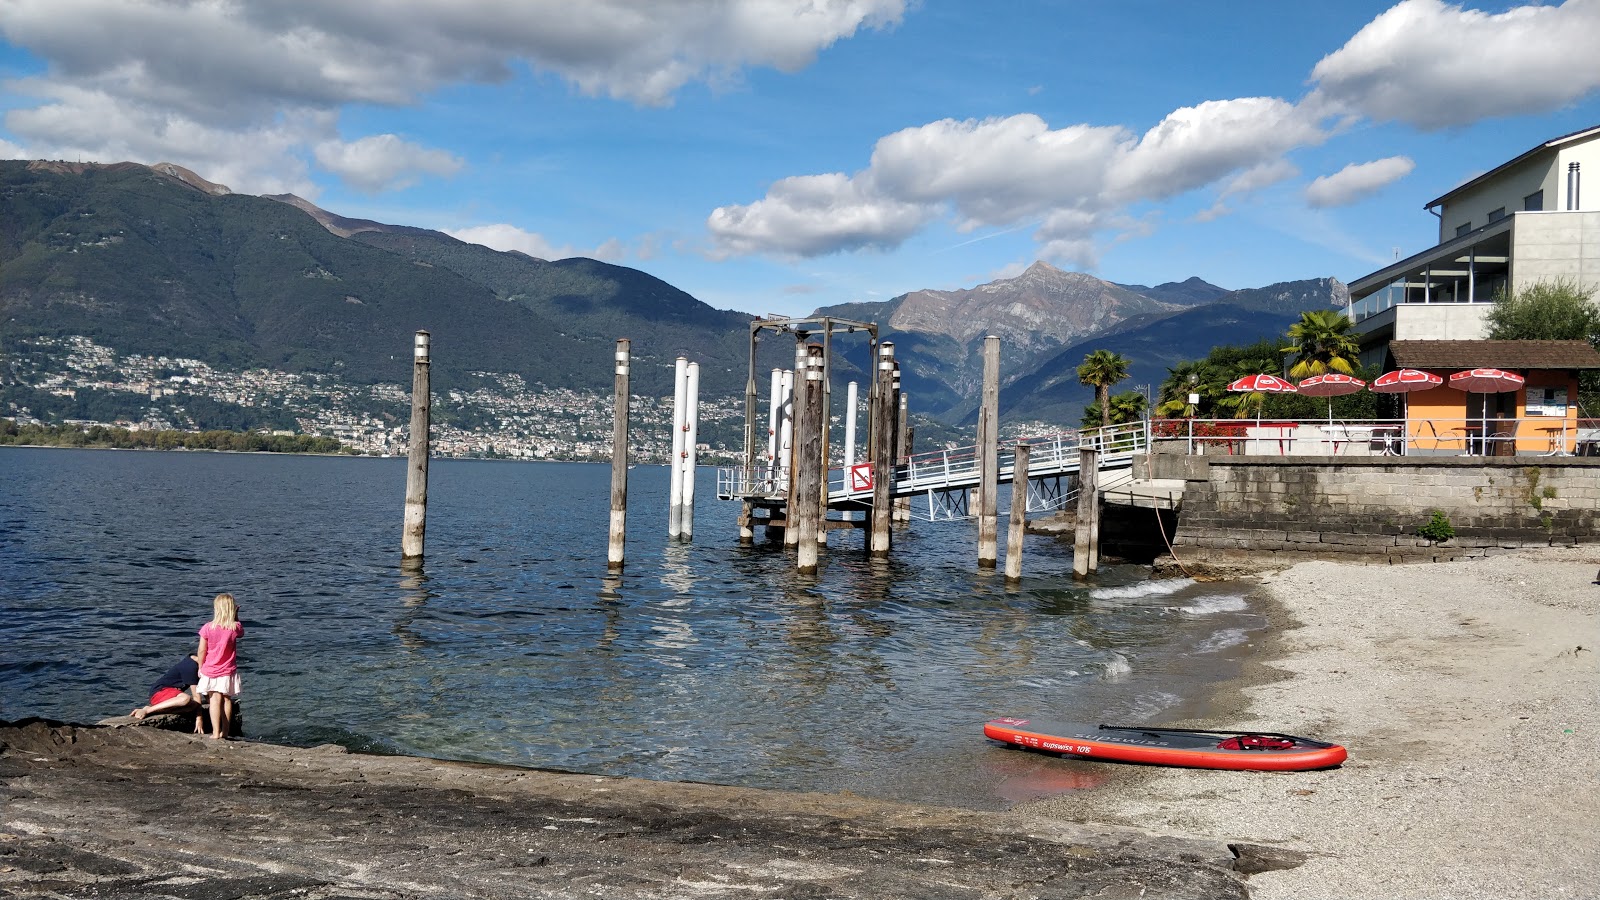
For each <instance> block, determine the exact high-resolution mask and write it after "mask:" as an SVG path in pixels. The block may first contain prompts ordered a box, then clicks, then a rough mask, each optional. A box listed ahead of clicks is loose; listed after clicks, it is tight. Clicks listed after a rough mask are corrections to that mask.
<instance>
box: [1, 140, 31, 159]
mask: <svg viewBox="0 0 1600 900" xmlns="http://www.w3.org/2000/svg"><path fill="white" fill-rule="evenodd" d="M28 158H29V157H28V154H27V153H25V152H23V149H22V147H21V146H20V145H18V144H13V143H11V142H10V141H8V140H4V139H0V159H28Z"/></svg>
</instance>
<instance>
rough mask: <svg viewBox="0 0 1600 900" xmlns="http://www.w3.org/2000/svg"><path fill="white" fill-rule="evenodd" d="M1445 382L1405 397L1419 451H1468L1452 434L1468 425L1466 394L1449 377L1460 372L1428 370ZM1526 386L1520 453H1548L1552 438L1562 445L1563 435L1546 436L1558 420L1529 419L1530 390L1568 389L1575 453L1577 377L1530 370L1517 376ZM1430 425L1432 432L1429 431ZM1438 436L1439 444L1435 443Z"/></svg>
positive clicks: (1521, 394)
mask: <svg viewBox="0 0 1600 900" xmlns="http://www.w3.org/2000/svg"><path fill="white" fill-rule="evenodd" d="M1427 371H1432V372H1433V374H1435V375H1438V376H1439V377H1441V378H1443V379H1445V384H1443V385H1440V386H1439V387H1436V388H1431V389H1429V390H1426V391H1415V392H1412V393H1410V394H1407V395H1406V431H1407V432H1409V433H1410V434H1411V435H1412V436H1413V437H1414V439H1415V443H1414V444H1413V446H1415V447H1416V448H1417V449H1419V450H1433V449H1439V450H1449V449H1454V450H1457V451H1460V450H1463V449H1465V444H1464V442H1463V439H1462V433H1461V432H1460V431H1459V430H1457V431H1452V429H1460V428H1463V427H1465V426H1466V425H1467V424H1468V421H1467V418H1466V416H1467V393H1466V392H1465V391H1458V390H1456V389H1455V388H1453V387H1450V386H1449V381H1450V375H1451V374H1452V373H1453V372H1455V371H1459V370H1439V369H1433V370H1427ZM1517 374H1519V375H1522V376H1523V377H1524V378H1526V379H1527V384H1526V385H1524V386H1523V387H1522V388H1520V389H1518V390H1517V393H1516V398H1517V418H1518V419H1521V420H1522V421H1521V422H1520V423H1519V425H1518V428H1517V452H1518V453H1545V452H1548V451H1549V450H1551V449H1552V447H1553V444H1552V443H1551V441H1552V438H1553V439H1554V440H1556V441H1558V442H1559V440H1560V437H1561V435H1560V432H1559V431H1557V432H1554V433H1551V432H1546V431H1543V430H1542V429H1544V428H1556V429H1559V428H1561V427H1562V422H1563V419H1562V418H1561V417H1558V416H1532V417H1529V416H1528V394H1527V388H1545V387H1557V388H1558V387H1565V388H1566V389H1567V414H1566V417H1565V420H1564V421H1565V423H1566V433H1567V447H1566V449H1567V450H1569V451H1570V450H1572V449H1573V448H1572V441H1573V437H1572V435H1573V434H1574V432H1575V431H1576V429H1577V427H1578V406H1577V404H1578V377H1577V375H1575V374H1574V373H1572V372H1570V371H1567V370H1564V369H1529V370H1525V371H1521V372H1518V373H1517ZM1430 422H1431V424H1432V426H1433V429H1432V430H1430V429H1429V423H1430ZM1436 435H1437V438H1438V440H1437V441H1436V440H1435V436H1436Z"/></svg>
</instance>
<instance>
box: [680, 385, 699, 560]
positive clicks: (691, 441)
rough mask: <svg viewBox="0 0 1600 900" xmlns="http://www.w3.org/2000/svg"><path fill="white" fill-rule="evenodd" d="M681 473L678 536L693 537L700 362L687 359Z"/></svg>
mask: <svg viewBox="0 0 1600 900" xmlns="http://www.w3.org/2000/svg"><path fill="white" fill-rule="evenodd" d="M683 396H684V406H683V409H684V416H683V457H682V459H683V475H682V477H681V478H679V496H680V497H681V499H682V506H681V508H680V511H679V515H678V520H679V528H678V537H679V538H681V539H682V540H685V541H689V540H694V473H695V468H696V467H697V466H698V465H699V462H700V453H699V450H698V448H699V446H700V364H699V363H695V362H692V363H689V370H688V371H687V372H685V373H684V390H683Z"/></svg>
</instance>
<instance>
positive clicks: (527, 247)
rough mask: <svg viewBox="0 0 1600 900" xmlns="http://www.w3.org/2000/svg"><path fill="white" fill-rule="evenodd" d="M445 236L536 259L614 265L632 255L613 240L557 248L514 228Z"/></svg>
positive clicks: (492, 227) (464, 230) (449, 231)
mask: <svg viewBox="0 0 1600 900" xmlns="http://www.w3.org/2000/svg"><path fill="white" fill-rule="evenodd" d="M442 230H443V231H444V233H445V234H448V235H450V236H451V237H453V238H456V239H458V240H463V241H466V242H467V243H469V244H482V245H483V246H485V247H488V248H489V249H491V250H501V251H513V250H514V251H517V252H519V253H526V254H528V255H529V256H532V257H536V258H538V259H545V260H554V259H571V258H572V257H574V256H582V257H586V258H588V259H599V260H605V261H607V262H616V261H618V260H622V259H626V258H627V257H628V256H630V255H634V256H637V255H638V254H637V253H636V252H635V253H631V254H630V251H629V248H628V246H627V245H626V244H624V243H623V242H621V241H619V240H616V239H615V238H613V239H611V240H608V241H605V242H604V243H602V244H601V245H600V246H599V247H595V248H593V249H584V248H582V247H574V246H571V245H570V244H563V245H560V246H557V245H555V244H552V243H550V242H549V241H548V240H546V239H545V237H544V235H542V234H537V233H535V232H532V231H524V230H523V229H521V228H518V227H517V226H515V225H506V224H496V225H474V226H471V227H469V228H445V229H442Z"/></svg>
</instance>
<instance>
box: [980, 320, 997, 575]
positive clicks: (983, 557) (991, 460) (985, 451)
mask: <svg viewBox="0 0 1600 900" xmlns="http://www.w3.org/2000/svg"><path fill="white" fill-rule="evenodd" d="M999 494H1000V338H998V337H996V336H995V335H992V334H991V335H989V336H988V337H985V338H984V339H983V402H982V406H981V407H980V408H979V410H978V568H980V569H992V568H994V567H995V563H996V562H997V561H998V560H999V558H1000V546H999V532H1000V516H999V509H1000V497H999Z"/></svg>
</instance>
